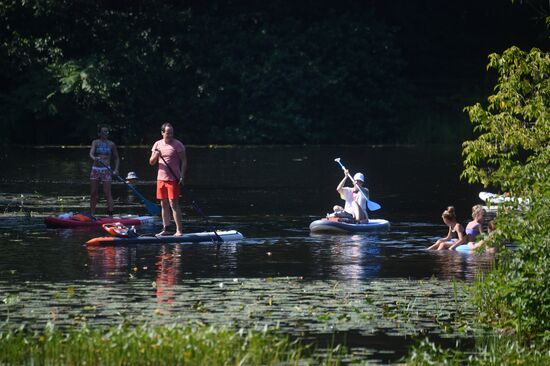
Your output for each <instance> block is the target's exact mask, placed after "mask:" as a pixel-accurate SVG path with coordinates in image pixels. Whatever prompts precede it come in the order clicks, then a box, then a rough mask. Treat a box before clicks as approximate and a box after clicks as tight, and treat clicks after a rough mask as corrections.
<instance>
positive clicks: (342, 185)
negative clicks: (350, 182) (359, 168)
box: [336, 169, 349, 195]
mask: <svg viewBox="0 0 550 366" xmlns="http://www.w3.org/2000/svg"><path fill="white" fill-rule="evenodd" d="M348 174H349V171H348V170H347V169H346V170H344V178H343V179H342V181H341V182H340V183H338V185H337V186H336V191H337V192H338V193H340V195H342V192H343V189H344V184H346V179H348Z"/></svg>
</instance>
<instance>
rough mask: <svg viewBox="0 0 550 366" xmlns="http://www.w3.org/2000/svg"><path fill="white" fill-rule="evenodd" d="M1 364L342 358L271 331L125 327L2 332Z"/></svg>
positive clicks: (235, 362) (262, 362)
mask: <svg viewBox="0 0 550 366" xmlns="http://www.w3.org/2000/svg"><path fill="white" fill-rule="evenodd" d="M336 351H338V350H336ZM0 364H2V365H60V364H62V365H73V364H74V365H279V364H285V365H298V364H300V365H307V364H312V365H313V364H315V365H336V364H339V357H338V354H337V352H336V353H333V351H332V350H328V351H325V352H322V353H315V348H314V347H313V346H312V345H311V344H310V345H303V344H301V343H300V342H298V341H293V340H291V339H290V338H288V337H286V336H281V335H278V334H276V333H274V332H272V331H267V330H265V331H262V330H248V331H245V330H243V329H240V330H232V329H228V328H216V327H211V326H195V327H192V326H157V327H152V326H147V325H144V326H139V327H130V326H126V325H121V326H118V327H115V326H113V327H110V328H94V329H90V328H87V327H83V328H74V329H72V330H70V331H67V332H63V331H61V330H57V329H55V328H53V327H47V328H46V329H45V330H43V331H27V330H25V329H21V330H8V331H6V332H0Z"/></svg>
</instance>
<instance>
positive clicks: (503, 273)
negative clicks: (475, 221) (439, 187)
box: [463, 47, 550, 344]
mask: <svg viewBox="0 0 550 366" xmlns="http://www.w3.org/2000/svg"><path fill="white" fill-rule="evenodd" d="M489 68H492V69H496V70H497V71H498V74H499V79H498V84H497V86H496V87H495V94H494V95H492V96H490V97H489V98H488V105H487V107H486V108H483V107H482V106H481V105H480V104H476V105H474V106H471V107H468V108H466V109H467V111H468V113H469V115H470V119H471V120H472V122H473V123H474V124H475V131H476V132H477V133H478V134H479V135H478V137H477V138H476V139H475V140H472V141H466V142H465V143H464V145H463V147H464V149H463V155H464V158H465V160H464V164H465V169H464V172H463V177H465V178H467V179H468V181H469V182H481V183H483V184H484V185H485V186H489V185H490V186H493V187H495V188H497V189H499V190H501V191H506V192H509V193H510V195H511V196H512V197H516V198H519V197H521V200H520V199H514V200H512V201H510V202H509V203H507V204H506V205H504V206H503V207H501V209H500V210H499V213H498V218H497V228H498V231H497V235H496V237H495V241H494V243H493V244H494V245H496V244H497V243H498V242H513V243H516V244H517V249H516V250H513V251H506V250H504V249H503V248H501V249H502V254H501V257H500V259H499V261H498V263H497V266H496V268H495V270H494V271H493V272H492V273H490V274H489V275H488V276H487V277H486V278H484V279H483V280H481V281H478V282H477V283H476V288H475V299H476V300H477V302H478V306H479V309H480V314H481V315H482V318H483V319H484V320H485V321H488V322H490V323H492V324H495V325H497V326H500V327H505V328H510V329H511V330H514V331H515V332H517V333H518V334H520V335H521V336H522V337H524V339H525V340H537V341H542V342H544V343H545V344H547V343H548V342H549V341H550V333H549V329H550V327H549V325H550V121H549V111H548V106H549V102H550V79H549V76H550V56H549V55H548V53H545V52H542V51H540V50H538V49H532V50H531V51H529V52H524V51H521V50H520V49H518V48H517V47H512V48H510V49H508V50H506V51H505V52H504V53H503V54H502V55H497V54H493V55H491V56H490V62H489Z"/></svg>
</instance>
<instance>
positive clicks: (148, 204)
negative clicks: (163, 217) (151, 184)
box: [143, 200, 160, 216]
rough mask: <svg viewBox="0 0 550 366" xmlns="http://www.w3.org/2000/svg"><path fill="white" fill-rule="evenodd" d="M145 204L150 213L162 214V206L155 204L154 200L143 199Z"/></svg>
mask: <svg viewBox="0 0 550 366" xmlns="http://www.w3.org/2000/svg"><path fill="white" fill-rule="evenodd" d="M143 204H144V205H145V208H147V211H149V214H151V215H153V216H156V215H159V214H160V207H159V206H158V205H155V204H154V203H153V202H150V201H147V200H143Z"/></svg>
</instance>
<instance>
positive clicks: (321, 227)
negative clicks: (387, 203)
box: [309, 218, 390, 233]
mask: <svg viewBox="0 0 550 366" xmlns="http://www.w3.org/2000/svg"><path fill="white" fill-rule="evenodd" d="M389 229H390V222H389V221H388V220H384V219H370V220H369V222H368V223H367V224H351V223H347V222H342V221H338V219H337V218H324V219H320V220H315V221H313V222H312V223H311V224H309V231H311V232H312V233H361V232H369V231H388V230H389Z"/></svg>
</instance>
